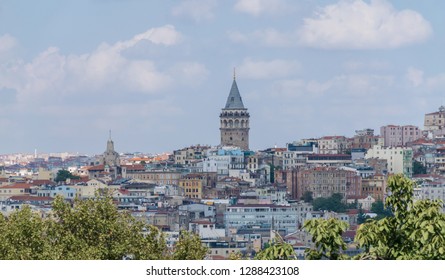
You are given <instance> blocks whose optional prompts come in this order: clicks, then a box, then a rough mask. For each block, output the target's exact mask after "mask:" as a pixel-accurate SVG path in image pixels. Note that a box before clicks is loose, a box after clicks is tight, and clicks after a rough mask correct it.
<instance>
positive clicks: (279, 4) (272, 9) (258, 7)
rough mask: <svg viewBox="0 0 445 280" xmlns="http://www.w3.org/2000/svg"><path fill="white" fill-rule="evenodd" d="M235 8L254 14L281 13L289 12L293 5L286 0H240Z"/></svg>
mask: <svg viewBox="0 0 445 280" xmlns="http://www.w3.org/2000/svg"><path fill="white" fill-rule="evenodd" d="M234 8H235V10H236V11H238V12H242V13H246V14H249V15H252V16H261V15H279V14H283V13H286V12H289V11H290V10H291V9H292V6H291V5H289V3H288V2H287V1H286V0H274V1H270V0H238V1H237V2H236V4H235V7H234Z"/></svg>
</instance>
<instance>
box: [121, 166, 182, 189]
mask: <svg viewBox="0 0 445 280" xmlns="http://www.w3.org/2000/svg"><path fill="white" fill-rule="evenodd" d="M182 175H184V172H183V171H175V170H145V169H140V168H138V169H136V168H131V169H130V168H128V167H127V168H122V177H123V178H128V179H135V180H137V181H141V182H147V183H152V184H156V185H179V180H180V179H181V177H182Z"/></svg>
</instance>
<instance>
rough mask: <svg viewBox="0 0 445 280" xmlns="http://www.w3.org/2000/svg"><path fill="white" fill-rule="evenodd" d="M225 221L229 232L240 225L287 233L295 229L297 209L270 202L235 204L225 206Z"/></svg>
mask: <svg viewBox="0 0 445 280" xmlns="http://www.w3.org/2000/svg"><path fill="white" fill-rule="evenodd" d="M225 222H226V231H227V232H229V233H230V232H236V230H237V229H240V228H242V227H258V228H261V227H267V228H271V229H274V230H277V231H284V232H285V234H289V233H291V232H294V231H296V230H297V210H296V209H295V207H291V206H278V205H271V204H236V205H232V206H229V207H227V211H226V213H225Z"/></svg>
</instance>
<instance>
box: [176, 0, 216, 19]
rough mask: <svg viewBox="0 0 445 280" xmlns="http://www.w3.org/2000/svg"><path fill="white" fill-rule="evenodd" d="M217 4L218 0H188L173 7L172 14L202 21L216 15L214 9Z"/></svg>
mask: <svg viewBox="0 0 445 280" xmlns="http://www.w3.org/2000/svg"><path fill="white" fill-rule="evenodd" d="M216 6H217V1H216V0H186V1H182V2H181V3H180V4H178V5H177V6H175V7H173V9H172V14H173V15H174V16H178V17H185V18H191V19H193V20H194V21H196V22H201V21H206V20H211V19H213V18H214V17H215V14H214V12H213V10H214V9H215V8H216Z"/></svg>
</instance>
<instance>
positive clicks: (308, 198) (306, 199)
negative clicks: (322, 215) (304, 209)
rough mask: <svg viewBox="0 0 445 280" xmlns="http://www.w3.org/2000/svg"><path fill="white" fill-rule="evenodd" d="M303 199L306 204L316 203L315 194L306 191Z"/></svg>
mask: <svg viewBox="0 0 445 280" xmlns="http://www.w3.org/2000/svg"><path fill="white" fill-rule="evenodd" d="M301 199H302V200H303V201H304V202H306V203H311V202H312V201H314V197H313V193H312V192H310V191H305V192H304V193H303V195H302V196H301Z"/></svg>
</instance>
